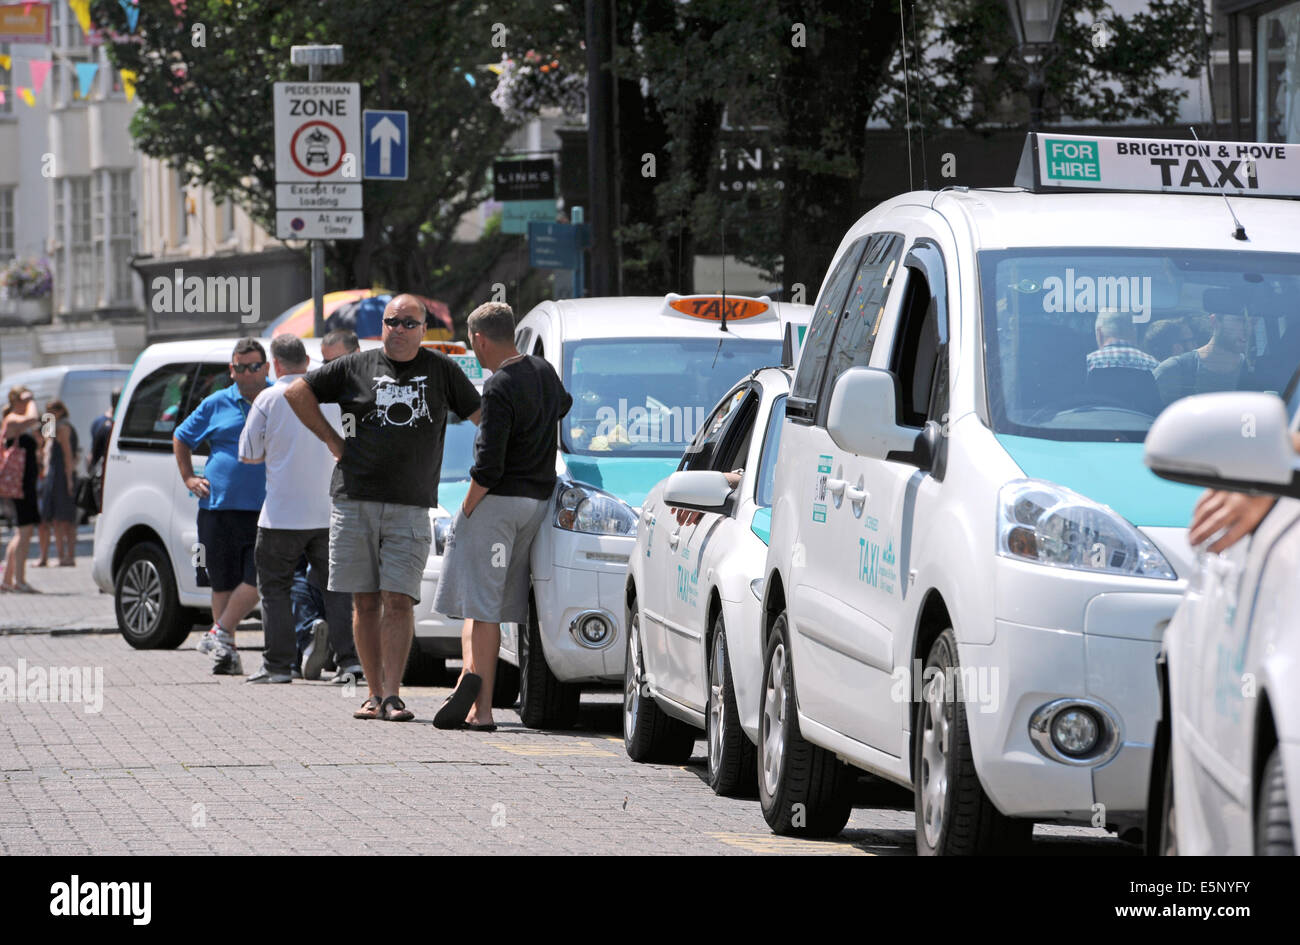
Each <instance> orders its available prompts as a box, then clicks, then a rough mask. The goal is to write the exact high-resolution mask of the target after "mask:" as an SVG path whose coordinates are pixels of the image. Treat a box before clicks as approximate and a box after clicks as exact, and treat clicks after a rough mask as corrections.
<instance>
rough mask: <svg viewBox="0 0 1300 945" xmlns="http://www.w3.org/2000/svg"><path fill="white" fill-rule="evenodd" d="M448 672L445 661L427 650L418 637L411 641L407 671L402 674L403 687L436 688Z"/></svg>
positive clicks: (407, 657) (407, 658)
mask: <svg viewBox="0 0 1300 945" xmlns="http://www.w3.org/2000/svg"><path fill="white" fill-rule="evenodd" d="M446 672H447V661H446V660H445V659H439V658H438V657H436V656H433V655H432V654H430V653H429V652H428V651H427V650H425V648H424V647H422V646H421V645H420V640H419V638H418V637H417V638H415V639H414V640H412V641H411V652H410V653H408V654H407V656H406V669H405V670H404V671H403V672H402V685H403V686H436V685H438V684H439V683H440V682H442V681H443V680H442V677H443V675H444V674H446Z"/></svg>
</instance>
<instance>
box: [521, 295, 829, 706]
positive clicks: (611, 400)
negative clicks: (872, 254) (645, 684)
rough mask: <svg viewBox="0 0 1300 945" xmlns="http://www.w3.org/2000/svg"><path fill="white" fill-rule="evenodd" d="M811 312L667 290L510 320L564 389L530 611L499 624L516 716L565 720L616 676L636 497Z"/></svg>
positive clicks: (563, 304)
mask: <svg viewBox="0 0 1300 945" xmlns="http://www.w3.org/2000/svg"><path fill="white" fill-rule="evenodd" d="M809 311H810V307H809V306H807V305H794V304H790V303H780V302H774V301H772V300H771V299H768V298H767V297H762V298H748V297H745V296H731V295H728V296H725V297H723V296H717V295H696V296H677V295H668V296H666V297H657V298H656V297H628V298H587V299H565V300H560V301H547V302H543V303H542V304H540V305H538V306H537V307H536V308H534V309H533V310H532V311H530V312H529V313H528V314H527V315H525V316H524V317H523V318H522V319H520V321H519V324H518V325H517V326H516V329H515V345H516V347H518V349H519V350H520V351H522V352H524V353H526V354H532V355H537V356H538V357H543V358H545V359H546V360H548V361H549V362H550V363H551V365H552V366H553V367H554V368H555V371H556V373H557V374H558V375H559V376H560V379H561V380H562V381H563V383H564V386H565V389H566V390H567V391H568V392H569V394H570V395H571V396H572V397H573V407H572V408H571V409H570V411H569V413H568V415H567V416H566V417H564V418H563V419H562V420H561V421H560V424H559V427H560V429H559V455H558V457H557V460H556V465H557V472H558V474H559V477H560V481H559V483H558V485H557V488H556V491H555V494H554V498H553V499H552V503H553V511H552V513H551V515H550V516H549V517H548V519H547V522H546V524H544V525H543V526H542V529H541V531H540V532H539V533H538V536H537V540H536V541H535V542H534V543H533V552H532V562H531V563H532V602H531V604H530V613H531V616H530V619H529V622H528V624H527V625H526V626H518V625H515V624H509V623H507V624H503V625H502V628H501V656H502V658H503V659H504V660H505V661H506V662H508V663H510V664H511V665H514V666H517V667H519V714H520V717H521V718H522V719H523V721H524V724H525V725H528V726H530V727H533V728H566V727H569V726H571V725H572V724H573V722H574V721H575V719H576V716H577V710H578V701H579V697H580V695H581V692H582V689H583V688H584V687H599V686H609V685H619V684H620V683H621V682H622V680H623V672H624V666H623V662H624V653H625V646H624V644H625V642H626V634H625V627H624V620H625V613H626V605H627V602H626V599H625V596H624V595H625V592H626V581H627V564H628V559H629V557H630V556H631V554H632V551H633V548H634V546H635V543H636V531H637V525H638V519H639V517H640V514H641V513H640V508H641V504H642V502H643V501H644V500H645V497H646V494H647V493H649V491H650V490H651V489H652V488H653V487H654V485H655V483H657V482H659V481H660V480H661V479H663V478H664V477H665V476H667V475H668V474H669V473H671V472H673V471H674V470H675V469H676V468H677V465H678V462H679V461H680V460H681V456H682V450H683V449H684V447H685V446H686V444H687V443H689V442H690V441H691V440H692V439H693V438H694V436H695V433H696V431H697V430H698V429H699V427H700V426H701V424H702V423H703V421H704V418H705V416H706V415H707V414H708V412H709V411H710V410H711V409H712V408H713V406H714V404H716V403H717V402H718V398H719V397H721V396H722V395H723V393H725V392H726V391H727V390H728V389H729V388H731V386H732V385H733V384H735V383H736V381H738V380H739V379H740V378H742V377H744V376H746V375H747V374H749V373H751V372H752V371H754V370H755V369H757V368H759V367H764V366H767V365H772V364H779V363H780V362H781V359H782V349H783V347H784V346H785V342H784V341H783V331H784V326H785V325H786V324H790V323H799V324H807V318H808V313H809Z"/></svg>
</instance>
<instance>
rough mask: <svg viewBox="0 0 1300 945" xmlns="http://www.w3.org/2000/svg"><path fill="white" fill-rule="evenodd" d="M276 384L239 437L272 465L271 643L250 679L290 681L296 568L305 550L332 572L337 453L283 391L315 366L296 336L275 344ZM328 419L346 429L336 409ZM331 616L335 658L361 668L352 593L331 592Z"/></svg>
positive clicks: (243, 450)
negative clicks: (332, 491) (333, 480)
mask: <svg viewBox="0 0 1300 945" xmlns="http://www.w3.org/2000/svg"><path fill="white" fill-rule="evenodd" d="M271 358H272V360H273V361H274V362H275V376H276V382H275V384H274V386H272V387H268V388H267V389H266V390H265V391H263V392H262V393H261V394H259V395H258V396H257V399H256V400H255V401H253V406H252V408H251V409H250V410H249V412H248V420H247V422H246V423H245V424H244V430H243V433H242V434H241V435H240V438H239V459H240V461H241V462H245V463H262V462H264V463H266V502H265V503H263V505H262V513H261V515H260V516H259V518H258V520H257V545H256V547H255V550H254V560H255V562H256V564H257V589H258V591H259V593H260V594H261V595H262V629H263V632H264V635H265V638H266V649H265V651H264V653H263V656H262V668H261V670H260V671H258V672H257V673H254V674H253V675H252V676H249V677H248V682H250V683H287V682H290V681H291V680H292V679H293V666H294V663H295V662H296V660H297V655H298V647H297V643H296V641H295V633H294V619H293V603H292V594H291V592H292V589H293V572H294V568H295V567H296V566H297V563H298V560H299V559H300V558H301V557H302V556H303V555H304V554H306V556H307V560H308V561H309V562H310V563H311V570H312V574H313V577H314V578H315V579H316V580H317V581H318V582H320V585H323V583H324V582H325V578H326V575H327V574H328V573H329V540H330V529H329V525H330V499H329V490H330V476H331V474H332V473H333V472H334V457H333V456H331V455H330V451H329V448H328V447H326V446H325V444H324V443H323V442H321V440H320V439H318V438H317V437H316V435H315V434H314V433H312V432H311V431H310V430H308V429H307V428H306V427H305V426H303V425H302V423H301V422H300V421H299V420H298V417H297V416H296V415H295V414H294V412H293V408H292V407H290V406H289V404H288V403H286V402H285V399H284V392H285V391H286V390H288V389H289V385H290V384H292V383H293V382H294V381H296V380H297V379H298V378H300V377H302V376H303V375H304V374H305V373H306V371H307V367H308V363H309V362H308V359H307V350H306V348H304V347H303V344H302V341H300V340H299V339H298V338H297V337H295V336H293V335H279V336H277V337H276V338H275V339H274V340H272V342H271ZM326 419H327V420H328V421H329V422H330V424H331V425H332V426H333V427H334V429H335V431H336V432H338V433H339V434H340V435H341V434H342V424H341V422H340V414H339V410H338V408H337V407H335V408H334V410H333V414H332V415H329V414H327V415H326ZM322 592H323V596H324V601H325V622H326V623H327V624H328V625H329V633H330V643H331V645H332V646H333V647H334V653H335V659H336V660H337V662H338V665H339V667H340V668H341V669H343V670H344V671H348V670H351V669H353V668H354V667H356V668H357V672H358V673H359V666H360V663H359V661H358V660H357V653H356V646H355V644H354V643H353V640H352V605H351V601H350V600H349V595H347V594H341V593H338V592H336V591H329V590H325V589H324V587H323V586H322Z"/></svg>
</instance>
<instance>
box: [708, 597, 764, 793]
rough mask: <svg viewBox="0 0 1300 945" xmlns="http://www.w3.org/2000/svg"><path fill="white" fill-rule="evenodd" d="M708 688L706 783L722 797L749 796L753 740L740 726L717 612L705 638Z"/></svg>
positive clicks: (752, 782)
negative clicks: (707, 770) (707, 658)
mask: <svg viewBox="0 0 1300 945" xmlns="http://www.w3.org/2000/svg"><path fill="white" fill-rule="evenodd" d="M708 669H709V673H708V679H709V692H708V699H707V700H706V701H707V709H706V713H705V728H704V734H705V744H706V745H707V746H708V759H709V786H710V787H711V788H713V793H714V794H717V795H720V796H722V797H753V796H754V793H755V791H757V789H758V783H757V771H758V768H757V765H758V762H757V759H756V758H755V755H754V743H753V742H751V741H750V740H749V736H748V735H746V734H745V732H744V730H743V729H742V728H741V727H740V712H739V711H738V710H737V709H736V687H735V684H734V683H733V682H732V678H731V658H730V650H729V649H728V648H727V631H726V627H725V625H724V624H723V621H722V614H721V613H719V614H718V617H717V619H716V620H714V622H713V636H712V638H711V639H710V641H709V663H708Z"/></svg>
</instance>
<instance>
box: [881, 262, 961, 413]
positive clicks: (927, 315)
mask: <svg viewBox="0 0 1300 945" xmlns="http://www.w3.org/2000/svg"><path fill="white" fill-rule="evenodd" d="M935 253H937V251H936V250H933V249H931V250H930V251H929V254H935ZM932 258H933V259H934V261H935V263H936V264H937V259H938V257H937V256H933V257H932ZM909 261H910V258H909ZM907 272H908V277H909V281H908V284H907V295H906V297H905V298H904V300H903V312H902V317H901V319H900V328H899V332H898V341H897V342H896V347H895V350H894V358H893V361H892V362H891V363H890V369H891V370H892V371H893V372H894V373H895V374H896V375H898V381H899V388H900V390H901V392H902V404H901V405H900V414H901V415H902V418H903V422H904V423H905V424H906V425H908V426H912V427H919V426H923V425H924V424H925V421H926V420H928V419H936V420H938V419H941V413H942V412H943V411H946V410H947V388H948V385H947V377H946V373H947V372H946V370H944V371H940V370H939V368H940V367H941V366H945V367H946V360H944V359H945V358H946V354H947V352H946V349H945V348H942V347H941V346H940V332H939V328H940V320H941V319H946V318H947V317H948V313H947V304H946V293H945V286H944V285H943V284H942V282H941V280H942V279H943V278H944V276H943V272H942V271H939V272H937V273H935V274H934V278H935V281H936V282H937V283H939V285H938V290H939V291H938V292H937V293H936V292H935V291H933V290H932V288H931V286H930V281H929V280H928V279H927V278H926V274H925V273H924V272H923V271H922V270H921V269H920V268H919V267H909V268H908V270H907Z"/></svg>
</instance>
